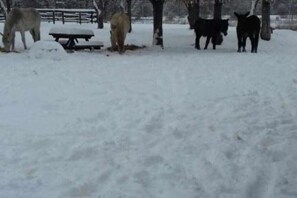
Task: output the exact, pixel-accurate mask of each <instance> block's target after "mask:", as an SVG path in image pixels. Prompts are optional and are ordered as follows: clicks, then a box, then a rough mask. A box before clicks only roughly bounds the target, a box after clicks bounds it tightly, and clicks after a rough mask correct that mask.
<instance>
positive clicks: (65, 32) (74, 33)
mask: <svg viewBox="0 0 297 198" xmlns="http://www.w3.org/2000/svg"><path fill="white" fill-rule="evenodd" d="M49 35H52V36H53V37H55V38H57V37H58V38H73V37H75V38H91V37H93V36H94V32H93V30H90V29H80V28H65V27H53V28H51V29H50V31H49Z"/></svg>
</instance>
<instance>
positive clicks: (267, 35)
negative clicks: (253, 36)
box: [261, 0, 271, 41]
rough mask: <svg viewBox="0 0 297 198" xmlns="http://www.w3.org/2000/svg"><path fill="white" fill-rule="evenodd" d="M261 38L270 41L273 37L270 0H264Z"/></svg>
mask: <svg viewBox="0 0 297 198" xmlns="http://www.w3.org/2000/svg"><path fill="white" fill-rule="evenodd" d="M261 39H263V40H266V41H269V40H270V39H271V28H270V0H262V29H261Z"/></svg>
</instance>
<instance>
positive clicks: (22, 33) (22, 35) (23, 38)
mask: <svg viewBox="0 0 297 198" xmlns="http://www.w3.org/2000/svg"><path fill="white" fill-rule="evenodd" d="M21 37H22V41H23V44H24V48H25V49H27V45H26V37H25V32H24V31H21Z"/></svg>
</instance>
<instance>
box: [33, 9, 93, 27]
mask: <svg viewBox="0 0 297 198" xmlns="http://www.w3.org/2000/svg"><path fill="white" fill-rule="evenodd" d="M37 10H38V11H39V13H40V15H41V20H42V21H46V22H52V23H56V21H61V22H62V23H63V24H64V23H66V22H76V23H80V24H82V23H96V22H97V13H96V11H95V10H94V9H37Z"/></svg>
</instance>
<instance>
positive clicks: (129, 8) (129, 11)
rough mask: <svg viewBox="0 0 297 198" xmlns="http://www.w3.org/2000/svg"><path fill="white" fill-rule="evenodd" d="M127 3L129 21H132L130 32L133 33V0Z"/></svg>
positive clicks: (128, 0)
mask: <svg viewBox="0 0 297 198" xmlns="http://www.w3.org/2000/svg"><path fill="white" fill-rule="evenodd" d="M126 1H127V7H128V16H129V21H130V29H129V32H131V31H132V10H131V9H132V6H131V3H132V0H126Z"/></svg>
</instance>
